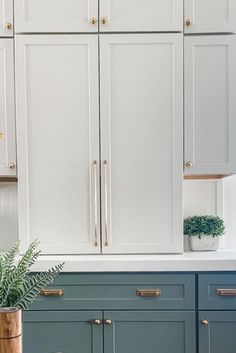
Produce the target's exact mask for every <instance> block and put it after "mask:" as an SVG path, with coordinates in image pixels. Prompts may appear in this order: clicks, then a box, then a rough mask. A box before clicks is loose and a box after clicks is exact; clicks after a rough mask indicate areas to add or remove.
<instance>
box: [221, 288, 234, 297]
mask: <svg viewBox="0 0 236 353" xmlns="http://www.w3.org/2000/svg"><path fill="white" fill-rule="evenodd" d="M216 293H217V295H219V296H220V297H236V288H229V289H217V290H216Z"/></svg>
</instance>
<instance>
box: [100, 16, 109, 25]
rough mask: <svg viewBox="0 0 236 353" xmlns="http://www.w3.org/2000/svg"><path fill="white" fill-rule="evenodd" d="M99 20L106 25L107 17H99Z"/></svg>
mask: <svg viewBox="0 0 236 353" xmlns="http://www.w3.org/2000/svg"><path fill="white" fill-rule="evenodd" d="M101 22H102V24H103V25H106V24H107V22H108V18H107V17H102V18H101Z"/></svg>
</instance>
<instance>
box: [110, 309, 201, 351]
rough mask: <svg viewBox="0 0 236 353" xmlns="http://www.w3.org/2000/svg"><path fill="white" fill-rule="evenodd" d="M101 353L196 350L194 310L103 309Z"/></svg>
mask: <svg viewBox="0 0 236 353" xmlns="http://www.w3.org/2000/svg"><path fill="white" fill-rule="evenodd" d="M104 318H105V319H104V322H105V325H104V353H157V352H161V353H184V352H186V353H195V351H196V350H195V346H196V344H195V313H194V312H174V311H171V312H167V311H166V312H165V311H163V312H161V311H159V312H158V311H153V312H150V311H144V312H142V311H137V312H131V311H130V312H129V311H125V312H124V311H121V312H115V311H106V312H105V313H104Z"/></svg>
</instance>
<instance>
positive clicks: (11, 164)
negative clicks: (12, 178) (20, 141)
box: [8, 163, 16, 169]
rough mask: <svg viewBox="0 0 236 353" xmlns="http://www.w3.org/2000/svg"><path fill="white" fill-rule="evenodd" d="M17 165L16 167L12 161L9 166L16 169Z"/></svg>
mask: <svg viewBox="0 0 236 353" xmlns="http://www.w3.org/2000/svg"><path fill="white" fill-rule="evenodd" d="M15 167H16V166H15V164H14V163H10V164H9V166H8V168H10V169H15Z"/></svg>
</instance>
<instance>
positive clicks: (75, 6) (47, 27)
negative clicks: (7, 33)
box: [7, 0, 98, 33]
mask: <svg viewBox="0 0 236 353" xmlns="http://www.w3.org/2000/svg"><path fill="white" fill-rule="evenodd" d="M7 1H8V0H7ZM15 22H16V32H17V33H26V32H39V33H40V32H41V33H42V32H61V33H62V32H97V30H98V0H15Z"/></svg>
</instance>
